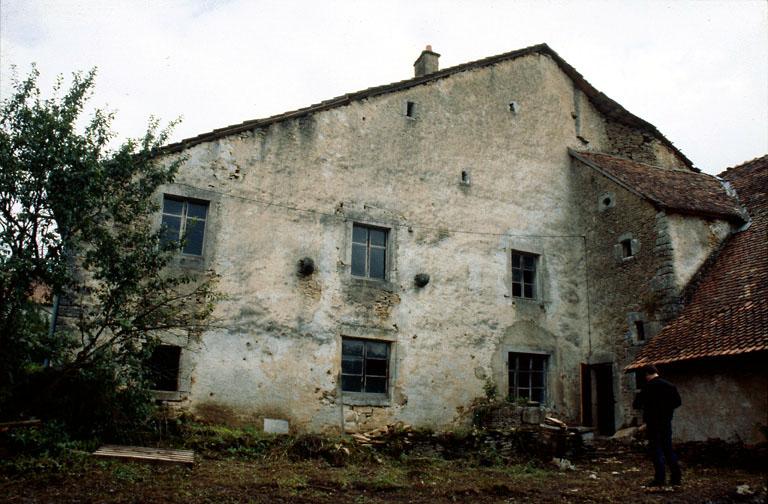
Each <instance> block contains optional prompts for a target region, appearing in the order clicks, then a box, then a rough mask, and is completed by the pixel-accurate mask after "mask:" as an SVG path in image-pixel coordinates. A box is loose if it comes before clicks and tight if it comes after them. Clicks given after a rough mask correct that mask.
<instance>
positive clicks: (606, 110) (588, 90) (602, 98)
mask: <svg viewBox="0 0 768 504" xmlns="http://www.w3.org/2000/svg"><path fill="white" fill-rule="evenodd" d="M530 54H539V55H542V56H548V57H550V58H552V60H553V61H554V62H555V63H556V64H557V66H559V67H560V69H561V70H562V71H563V73H565V74H566V75H567V76H568V77H570V78H571V80H572V81H573V83H574V84H575V86H576V87H577V88H579V89H580V90H581V91H583V92H584V94H585V95H587V97H588V98H589V100H590V101H591V102H592V103H593V104H594V106H595V108H597V110H599V111H600V112H602V113H603V114H605V115H606V116H607V117H610V118H612V119H614V120H616V121H618V122H620V123H622V124H626V125H627V126H631V127H633V128H637V129H638V130H640V131H643V132H645V133H648V134H649V135H651V136H652V137H654V138H656V139H657V140H659V141H660V142H661V143H663V144H664V145H666V146H667V147H669V148H670V149H671V150H672V152H674V153H675V154H676V155H677V157H678V158H679V159H680V160H681V161H682V162H683V163H685V164H686V166H691V167H692V166H693V163H692V162H691V160H690V159H688V158H687V157H686V156H685V154H683V153H682V152H681V151H680V149H678V148H677V147H675V146H674V145H673V144H672V142H670V141H669V140H668V139H667V138H666V137H665V136H664V135H662V134H661V132H659V130H657V129H656V127H655V126H654V125H653V124H651V123H649V122H647V121H645V120H643V119H641V118H639V117H637V116H636V115H634V114H632V113H630V112H629V111H628V110H627V109H625V108H624V107H622V106H621V105H620V104H618V103H617V102H615V101H614V100H612V99H610V98H608V97H607V96H606V95H605V94H604V93H602V92H600V91H598V90H597V89H596V88H595V87H594V86H593V85H592V84H590V83H589V82H587V80H586V79H584V76H583V75H581V74H580V73H579V72H578V71H577V70H576V69H575V68H573V67H572V66H571V65H569V64H568V62H566V61H565V60H564V59H563V58H561V57H560V55H559V54H557V53H556V52H555V51H553V50H552V49H551V48H550V47H549V46H548V45H547V44H537V45H534V46H530V47H526V48H524V49H518V50H516V51H511V52H507V53H503V54H497V55H496V56H489V57H487V58H483V59H480V60H476V61H470V62H469V63H462V64H461V65H456V66H452V67H449V68H445V69H443V70H438V71H437V72H433V73H430V74H427V75H424V76H422V77H415V78H413V79H407V80H403V81H400V82H393V83H392V84H385V85H383V86H376V87H371V88H368V89H364V90H362V91H357V92H354V93H347V94H343V95H341V96H337V97H336V98H331V99H330V100H325V101H322V102H320V103H316V104H314V105H310V106H309V107H304V108H300V109H298V110H294V111H291V112H284V113H282V114H277V115H274V116H272V117H267V118H266V119H253V120H250V121H245V122H242V123H240V124H232V125H230V126H225V127H223V128H219V129H215V130H213V131H210V132H208V133H202V134H200V135H198V136H196V137H193V138H187V139H185V140H181V141H180V142H176V143H174V144H170V145H167V146H165V147H164V148H163V151H164V152H179V151H182V150H184V149H186V148H188V147H192V146H193V145H197V144H199V143H203V142H210V141H212V140H216V139H218V138H221V137H225V136H228V135H234V134H237V133H241V132H243V131H249V130H253V129H256V128H262V127H265V126H268V125H270V124H272V123H276V122H279V121H284V120H287V119H295V118H299V117H304V116H307V115H309V114H313V113H315V112H319V111H322V110H328V109H332V108H336V107H341V106H344V105H349V104H350V103H352V102H355V101H359V100H364V99H367V98H371V97H374V96H379V95H383V94H387V93H393V92H395V91H401V90H403V89H408V88H411V87H415V86H420V85H423V84H427V83H429V82H432V81H435V80H438V79H443V78H446V77H450V76H451V75H453V74H457V73H459V72H466V71H469V70H474V69H476V68H481V67H486V66H492V65H496V64H498V63H501V62H503V61H506V60H514V59H517V58H520V57H523V56H527V55H530Z"/></svg>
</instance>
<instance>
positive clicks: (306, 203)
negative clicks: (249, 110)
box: [165, 55, 658, 431]
mask: <svg viewBox="0 0 768 504" xmlns="http://www.w3.org/2000/svg"><path fill="white" fill-rule="evenodd" d="M407 101H412V102H415V103H416V111H417V115H416V118H415V119H414V118H408V117H406V116H405V108H406V102H407ZM510 101H514V102H515V105H516V106H515V107H514V110H510V106H509V103H510ZM574 106H575V97H574V90H573V85H572V83H571V82H570V80H569V79H568V78H567V77H566V76H565V75H564V74H563V73H562V72H561V71H560V70H559V68H558V67H557V66H556V65H555V64H554V62H552V61H551V60H550V59H549V58H547V57H544V56H540V55H529V56H525V57H522V58H519V59H517V60H513V61H506V62H503V63H500V64H497V65H494V66H489V67H485V68H480V69H475V70H471V71H467V72H463V73H459V74H455V75H453V76H451V77H450V78H446V79H441V80H437V81H432V82H429V83H427V84H425V85H420V86H418V87H414V88H410V89H407V90H403V91H398V92H393V93H390V94H386V95H382V96H378V97H373V98H369V99H366V100H362V101H359V102H354V103H352V104H350V105H347V106H343V107H338V108H333V109H330V110H326V111H322V112H317V113H315V114H313V115H309V116H306V117H303V118H299V119H293V120H284V121H282V122H277V123H273V124H271V125H269V126H266V127H263V128H261V129H257V130H255V131H252V132H246V133H242V134H239V135H232V136H229V137H226V138H222V139H218V140H215V141H211V142H207V143H203V144H199V145H196V146H194V147H192V148H190V149H188V150H187V151H185V153H184V154H185V155H186V156H187V160H186V162H185V164H184V167H183V168H182V170H181V171H180V173H179V176H178V177H177V180H176V184H175V185H174V186H172V187H168V188H166V190H165V192H166V193H167V194H176V195H179V196H188V197H195V198H200V199H205V200H208V201H210V202H211V205H210V215H209V220H210V225H209V227H207V236H206V241H205V247H204V254H203V258H201V259H199V260H188V261H186V262H184V264H182V266H184V267H188V268H190V269H195V268H198V269H199V268H211V269H213V270H215V271H216V273H217V274H219V275H220V278H221V281H220V286H221V290H222V291H223V292H225V293H226V294H227V295H228V297H227V298H226V299H225V300H224V301H222V302H221V303H220V304H219V306H218V307H217V310H216V314H215V315H216V317H217V319H218V320H219V322H218V324H217V327H216V328H215V329H213V330H211V331H209V332H207V333H205V334H204V335H202V337H201V339H200V342H199V349H195V351H194V352H190V353H191V354H192V355H191V359H192V360H193V361H194V362H193V363H192V364H191V365H192V366H193V368H194V369H193V371H192V372H191V378H190V389H191V390H190V396H189V402H188V406H189V407H190V409H191V410H192V411H193V413H195V414H197V415H199V416H201V417H205V418H209V419H212V420H216V421H222V422H237V423H252V424H256V425H259V422H260V421H261V419H263V418H264V417H272V418H283V419H287V420H290V421H291V424H292V426H293V427H294V428H296V429H300V430H302V429H311V430H315V431H323V430H328V431H332V430H337V429H339V428H341V427H342V424H343V425H344V427H345V428H347V429H350V430H354V429H367V428H371V427H374V426H377V425H380V424H382V423H388V422H392V421H394V420H402V421H404V422H407V423H409V424H413V425H421V426H429V427H443V426H448V425H456V422H459V423H461V422H466V418H461V415H460V413H461V412H462V409H463V408H464V407H466V406H467V405H468V404H469V403H470V402H471V400H472V399H473V398H475V397H478V396H481V395H482V394H483V392H482V385H483V380H484V379H485V377H486V376H490V377H492V379H493V380H494V381H495V382H496V383H497V385H498V386H499V389H500V390H501V391H505V390H506V388H507V386H508V384H507V373H506V371H507V369H506V362H505V359H506V354H507V353H508V352H509V351H541V352H546V353H549V355H550V361H549V372H548V404H547V406H548V407H550V408H552V409H555V410H556V411H558V413H559V414H561V416H563V417H564V418H566V419H573V420H576V419H578V414H579V388H578V377H579V366H580V364H581V363H582V362H586V361H588V360H589V359H590V341H589V334H590V328H589V327H588V323H587V321H588V309H587V308H588V307H587V295H586V287H585V286H586V282H587V271H585V267H586V266H587V265H586V264H585V261H584V257H585V256H584V251H585V250H584V245H583V239H582V237H581V236H582V234H583V232H584V231H583V226H581V225H580V224H579V222H578V218H579V214H578V213H577V212H573V208H572V207H571V206H570V204H569V203H571V202H572V197H573V191H574V187H573V179H572V178H571V168H570V158H569V156H568V153H567V148H568V147H574V148H582V147H583V144H584V140H582V139H579V138H578V133H577V131H576V128H577V126H578V125H577V121H576V120H575V118H574ZM581 110H582V111H583V112H582V113H583V114H584V124H585V127H586V128H588V130H589V132H588V136H594V139H591V140H589V142H590V147H593V146H594V147H596V148H598V149H599V148H601V146H603V145H604V144H605V145H612V142H613V143H615V137H616V135H617V133H616V132H615V131H614V132H613V133H610V134H609V130H611V125H610V124H609V123H607V122H606V121H604V120H602V119H600V118H599V117H598V114H597V113H596V112H595V111H594V109H593V108H592V107H591V105H590V104H589V103H587V102H586V101H585V103H583V104H582V107H581ZM614 129H615V128H614ZM609 136H611V138H608V137H609ZM635 140H636V139H634V140H631V141H628V142H629V143H632V142H634V141H635ZM645 143H648V142H645ZM627 148H628V147H627ZM657 150H658V149H657ZM644 152H645V151H644ZM462 172H466V174H467V175H468V176H469V183H466V181H464V182H463V181H462ZM646 220H647V219H646ZM646 220H644V221H643V222H646ZM354 222H359V223H366V224H372V225H377V226H382V227H386V228H389V229H390V242H391V243H392V246H391V248H390V250H389V256H388V258H389V270H388V274H387V279H386V281H370V280H362V279H357V278H354V277H351V275H350V257H351V252H350V248H351V247H350V241H351V229H352V224H353V223H354ZM207 226H208V224H207ZM638 232H642V233H646V232H647V233H652V232H651V231H648V230H645V228H643V229H642V230H641V231H638ZM642 239H643V241H645V238H642ZM649 240H650V238H649ZM591 246H594V245H591ZM644 246H645V245H644ZM649 248H650V247H647V249H649ZM512 250H518V251H523V252H528V253H533V254H537V255H538V256H539V283H540V285H539V292H540V293H541V294H540V297H539V299H536V300H523V299H517V298H513V297H512V296H511V279H510V275H511V272H510V264H509V262H510V254H511V251H512ZM303 257H310V258H312V259H313V260H314V261H315V263H316V266H317V268H316V271H315V273H313V274H312V275H311V276H310V277H309V278H304V279H302V278H300V277H298V276H297V274H296V269H297V262H298V260H299V259H301V258H303ZM637 262H638V263H639V262H640V261H639V260H638V261H637ZM592 266H593V268H597V267H601V265H600V264H593V265H592ZM616 266H617V267H622V266H621V265H620V264H617V265H616ZM623 267H625V268H638V267H639V266H638V265H636V264H625V265H624V266H623ZM592 271H596V269H593V270H592ZM417 273H428V274H429V275H430V277H431V281H430V282H429V284H427V285H426V286H425V287H423V288H417V287H415V286H414V284H413V278H414V276H415V275H416V274H417ZM601 285H602V284H601ZM606 288H608V287H606ZM645 290H647V288H646V289H645ZM645 290H643V292H639V293H638V292H636V293H634V294H636V295H640V296H642V295H643V293H644V292H645ZM590 292H591V293H592V294H591V296H593V299H597V298H596V297H595V296H596V295H597V294H596V293H597V292H598V290H596V288H595V287H594V286H593V287H592V290H591V291H590ZM606 294H609V293H607V292H604V291H600V295H601V296H603V299H606V298H609V297H606V296H605V295H606ZM625 297H626V296H625ZM606 320H607V318H606ZM593 327H595V324H594V322H593ZM342 336H348V337H356V338H373V339H379V340H385V341H390V342H391V345H392V356H391V360H392V365H391V368H390V371H391V375H392V377H391V380H390V386H391V392H390V394H389V396H388V397H387V398H384V399H382V400H379V401H373V402H371V401H368V402H366V401H362V402H360V401H358V402H356V401H355V400H352V399H350V398H348V397H344V398H343V400H342V397H341V394H340V391H339V384H338V380H339V374H340V361H341V356H340V354H341V338H342ZM605 339H606V338H602V337H598V338H593V345H602V344H601V343H599V342H600V341H602V340H605ZM603 347H605V348H606V349H610V350H606V351H612V347H610V345H602V346H601V347H600V348H601V349H602V348H603ZM593 352H594V349H593Z"/></svg>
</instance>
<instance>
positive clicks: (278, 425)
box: [264, 418, 289, 434]
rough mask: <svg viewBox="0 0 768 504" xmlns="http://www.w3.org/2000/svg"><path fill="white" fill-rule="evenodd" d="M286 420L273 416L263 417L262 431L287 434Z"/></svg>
mask: <svg viewBox="0 0 768 504" xmlns="http://www.w3.org/2000/svg"><path fill="white" fill-rule="evenodd" d="M288 431H289V425H288V420H278V419H275V418H265V419H264V432H266V433H267V434H288Z"/></svg>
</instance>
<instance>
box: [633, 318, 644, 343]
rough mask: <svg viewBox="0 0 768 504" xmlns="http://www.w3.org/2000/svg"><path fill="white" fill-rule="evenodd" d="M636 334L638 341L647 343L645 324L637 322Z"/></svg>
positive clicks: (640, 321)
mask: <svg viewBox="0 0 768 504" xmlns="http://www.w3.org/2000/svg"><path fill="white" fill-rule="evenodd" d="M635 333H636V334H637V341H645V322H643V321H642V320H637V321H635Z"/></svg>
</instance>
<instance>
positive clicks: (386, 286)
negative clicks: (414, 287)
mask: <svg viewBox="0 0 768 504" xmlns="http://www.w3.org/2000/svg"><path fill="white" fill-rule="evenodd" d="M349 283H350V284H351V285H355V286H361V287H369V288H376V289H383V290H390V291H391V290H394V289H395V284H394V283H392V282H389V281H387V280H380V279H378V278H366V277H357V276H350V277H349Z"/></svg>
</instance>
